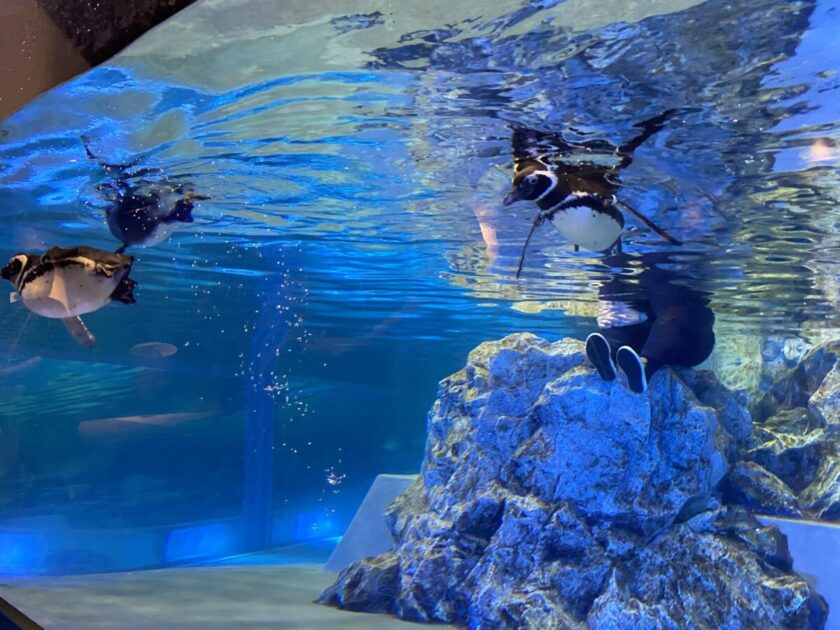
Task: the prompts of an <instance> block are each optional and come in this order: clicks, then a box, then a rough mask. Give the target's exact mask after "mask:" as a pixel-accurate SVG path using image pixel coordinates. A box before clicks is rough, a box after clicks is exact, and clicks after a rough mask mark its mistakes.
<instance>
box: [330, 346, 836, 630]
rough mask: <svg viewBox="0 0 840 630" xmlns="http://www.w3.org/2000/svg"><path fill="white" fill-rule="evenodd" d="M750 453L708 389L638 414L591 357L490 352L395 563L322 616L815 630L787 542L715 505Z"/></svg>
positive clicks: (402, 524)
mask: <svg viewBox="0 0 840 630" xmlns="http://www.w3.org/2000/svg"><path fill="white" fill-rule="evenodd" d="M695 392H696V393H695ZM702 401H704V402H702ZM733 433H734V434H735V435H733ZM750 435H751V426H750V420H749V415H748V414H745V412H744V410H743V409H742V408H739V407H738V405H737V404H736V403H735V402H734V401H733V399H732V398H731V396H728V395H727V392H726V390H725V389H724V388H721V387H720V386H719V384H717V383H716V381H715V380H714V377H711V376H710V375H708V374H705V375H704V374H700V375H698V374H696V373H689V372H685V373H683V377H680V376H678V375H677V374H676V373H674V372H672V371H671V370H667V369H666V370H662V371H660V372H658V373H657V374H656V375H655V376H654V377H653V378H652V379H651V383H650V389H649V393H648V394H647V395H643V396H638V395H634V394H631V393H630V392H629V391H628V390H627V389H626V388H624V387H622V386H621V385H620V384H618V383H617V382H613V383H606V382H604V381H602V380H601V379H600V378H598V376H597V375H596V374H595V373H594V372H593V371H592V370H591V369H590V368H589V367H587V366H586V364H585V360H584V355H583V344H582V343H580V342H578V341H574V340H569V339H566V340H563V341H559V342H556V343H549V342H548V341H545V340H543V339H540V338H538V337H535V336H534V335H530V334H517V335H511V336H509V337H506V338H505V339H502V340H500V341H495V342H488V343H484V344H481V345H480V346H479V347H478V348H476V349H475V350H474V351H473V352H472V353H471V354H470V356H469V360H468V363H467V366H466V367H465V368H464V369H463V370H461V371H459V372H457V373H456V374H454V375H452V376H450V377H449V378H447V379H445V380H444V381H443V382H442V383H441V388H440V395H439V398H438V400H437V402H436V403H435V405H434V407H433V409H432V411H431V413H430V417H429V436H428V442H427V447H426V455H425V459H424V462H423V469H422V474H421V475H420V476H419V477H418V479H417V480H416V481H415V482H414V483H412V484H411V485H410V486H409V487H408V488H407V489H406V490H405V491H404V492H403V493H402V494H401V495H400V496H399V497H397V499H395V501H394V502H393V503H392V504H391V505H390V506H389V508H388V511H387V514H386V516H387V518H388V521H389V526H390V528H391V532H392V535H393V537H394V540H395V548H394V550H393V551H392V552H389V553H386V554H383V555H381V556H378V557H376V558H368V559H365V560H362V561H360V562H357V563H355V564H353V565H351V566H350V567H348V568H346V569H345V570H344V571H342V572H341V574H340V575H339V577H338V580H337V581H336V583H335V584H334V585H333V586H332V587H330V588H329V589H327V590H326V591H325V592H324V593H323V594H322V596H321V598H320V600H319V601H321V602H323V603H327V604H331V605H335V606H340V607H344V608H348V609H351V610H361V611H378V612H389V613H394V614H396V615H398V616H400V617H402V618H404V619H408V620H413V621H438V622H449V623H456V624H460V625H467V626H470V627H473V628H534V629H540V630H546V629H551V628H558V629H560V628H587V627H588V628H596V629H597V628H604V629H609V630H613V629H614V628H631V627H633V628H651V629H652V628H683V627H695V628H715V629H718V628H732V629H736V628H738V629H740V628H748V627H753V628H764V629H771V628H780V629H781V628H785V629H791V628H820V627H822V626H823V625H824V622H825V618H826V606H825V603H824V601H823V600H822V598H821V597H820V596H819V595H817V594H816V593H815V592H814V591H813V590H812V589H811V588H810V587H809V586H808V585H807V584H806V583H805V582H804V581H803V580H802V579H800V578H799V577H798V576H797V575H796V574H795V573H793V572H792V571H791V559H790V555H789V553H788V551H787V543H786V540H785V538H784V537H783V536H782V535H781V534H780V533H779V532H778V530H777V529H776V528H775V527H762V526H761V525H760V524H759V523H758V522H757V521H756V520H755V519H754V518H753V517H752V516H750V515H749V513H748V512H747V511H746V510H745V509H743V508H741V507H727V506H723V505H721V504H720V502H719V500H718V499H717V496H716V492H717V488H718V486H719V484H720V483H721V481H722V480H724V478H725V477H726V476H727V473H728V469H729V465H728V461H730V460H732V459H734V458H736V457H737V453H738V448H737V447H738V445H739V444H744V443H746V442H747V441H748V440H749V436H750ZM745 602H749V605H748V606H746V605H745Z"/></svg>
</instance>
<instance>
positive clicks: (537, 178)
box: [502, 109, 685, 278]
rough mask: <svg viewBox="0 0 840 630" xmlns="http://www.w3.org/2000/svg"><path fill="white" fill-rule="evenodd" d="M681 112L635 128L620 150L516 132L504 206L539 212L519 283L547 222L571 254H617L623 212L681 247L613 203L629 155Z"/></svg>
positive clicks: (648, 222) (647, 221) (518, 129)
mask: <svg viewBox="0 0 840 630" xmlns="http://www.w3.org/2000/svg"><path fill="white" fill-rule="evenodd" d="M679 111H680V110H675V109H670V110H667V111H665V112H663V113H662V114H660V115H659V116H656V117H654V118H651V119H649V120H645V121H644V122H641V123H638V124H636V125H635V126H636V127H637V128H640V129H641V131H640V133H639V134H638V135H637V136H636V137H634V138H633V139H631V140H630V141H628V142H626V143H625V144H622V145H620V146H615V145H613V144H611V143H610V142H607V141H605V140H588V141H583V142H570V141H567V140H566V139H565V138H563V136H562V135H560V134H554V133H544V132H540V131H535V130H533V129H525V128H522V127H516V128H514V131H513V142H512V143H513V162H514V176H513V187H512V188H511V191H510V192H509V193H508V194H507V195H506V196H505V198H504V201H503V202H502V203H503V204H504V205H505V206H508V205H510V204H512V203H515V202H517V201H523V200H529V201H534V202H535V203H536V204H537V206H539V209H540V211H539V213H538V214H537V216H536V218H535V219H534V223H533V225H532V226H531V231H530V232H529V233H528V238H527V239H526V240H525V245H524V246H523V248H522V255H521V258H520V260H519V268H518V269H517V271H516V277H517V278H518V277H519V275H520V274H521V273H522V266H523V264H524V262H525V252H526V250H527V248H528V243H529V242H530V241H531V237H532V236H533V234H534V231H535V230H536V228H537V227H539V226H540V225H542V224H543V223H544V222H545V221H549V222H550V223H551V224H552V225H553V226H554V227H555V228H556V229H557V231H558V232H560V234H561V235H563V237H564V238H565V239H566V240H568V241H570V242H571V243H572V244H573V245H574V246H575V251H577V250H578V249H579V248H581V247H582V248H584V249H587V250H590V251H596V252H602V251H608V250H610V249H613V248H615V249H618V250H620V247H621V241H620V238H621V233H622V231H623V230H624V215H623V214H622V212H621V210H620V208H621V209H624V210H627V211H628V212H630V213H632V214H633V215H635V216H636V217H637V218H638V219H639V220H641V221H642V222H643V223H644V224H645V225H647V226H648V227H649V228H651V229H652V230H653V231H655V232H656V233H657V234H659V235H660V236H662V237H663V238H664V239H666V240H667V241H669V242H671V243H673V244H675V245H681V244H682V243H681V242H680V241H679V240H677V239H676V238H674V237H673V236H671V235H670V234H668V232H666V231H665V230H663V229H662V228H660V227H658V226H657V225H656V224H654V223H653V222H652V221H651V220H650V219H648V218H647V217H645V216H644V215H642V214H641V213H640V212H639V211H637V210H635V209H634V208H632V207H631V206H629V205H627V204H626V203H624V202H622V201H620V200H619V199H618V198H617V197H616V192H617V191H618V189H619V188H620V184H619V183H618V179H617V174H618V172H619V171H620V170H621V169H623V168H626V167H627V166H629V165H630V164H631V163H632V161H633V158H632V153H633V151H635V150H636V148H637V147H639V145H641V144H642V143H643V142H644V141H645V140H647V139H648V138H650V137H651V136H652V135H653V134H655V133H656V132H657V131H659V130H661V129H662V128H663V127H664V125H665V122H667V120H668V119H669V118H671V117H673V116H674V115H675V114H677V113H678V112H679ZM683 111H685V110H683Z"/></svg>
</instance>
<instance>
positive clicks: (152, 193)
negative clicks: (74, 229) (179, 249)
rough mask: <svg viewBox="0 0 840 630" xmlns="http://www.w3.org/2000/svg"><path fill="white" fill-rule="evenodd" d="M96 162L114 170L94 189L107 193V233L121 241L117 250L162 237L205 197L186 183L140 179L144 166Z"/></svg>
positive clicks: (188, 217) (188, 219)
mask: <svg viewBox="0 0 840 630" xmlns="http://www.w3.org/2000/svg"><path fill="white" fill-rule="evenodd" d="M82 141H83V142H84V143H85V151H86V152H87V155H88V157H89V158H90V159H93V160H97V161H99V158H98V157H97V156H96V155H95V154H94V153H93V152H92V151H91V149H90V147H89V145H88V139H87V137H86V136H82ZM100 165H101V166H102V168H104V169H105V170H106V171H109V172H111V171H115V172H116V173H117V176H116V177H115V178H114V179H112V180H111V181H109V182H107V183H105V184H102V185H100V186H99V187H98V189H99V190H100V191H102V192H108V193H110V194H109V195H108V202H109V205H108V207H107V208H106V209H105V216H106V218H107V220H108V228H109V229H110V230H111V233H112V234H113V235H114V237H116V238H117V239H118V240H119V241H120V242H121V243H122V247H120V248H119V249H118V250H117V251H118V252H122V251H123V250H125V248H126V247H130V246H138V247H148V246H150V245H156V244H158V243H160V242H162V241H164V240H166V239H167V238H169V235H170V234H171V233H172V232H173V231H174V229H175V227H176V225H177V224H178V223H192V221H193V218H192V211H193V207H194V205H195V202H196V201H199V200H202V199H209V197H205V196H203V195H196V194H194V193H193V192H192V191H191V190H190V186H189V184H174V183H171V182H168V181H163V182H151V181H147V180H145V179H142V178H141V176H142V175H143V174H145V173H148V172H149V171H148V170H141V171H139V172H137V173H133V174H131V173H130V169H131V168H132V167H133V166H135V163H129V164H108V163H104V162H100ZM156 172H157V171H156Z"/></svg>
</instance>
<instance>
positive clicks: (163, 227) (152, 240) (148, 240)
mask: <svg viewBox="0 0 840 630" xmlns="http://www.w3.org/2000/svg"><path fill="white" fill-rule="evenodd" d="M174 231H175V224H173V223H159V224H158V225H156V226H155V229H154V230H152V231H151V232H149V235H148V236H146V237H145V238H144V239H143V240H142V241H139V242H137V243H133V245H135V246H136V247H151V246H152V245H157V244H158V243H162V242H163V241H165V240H166V239H168V238H169V237H170V236H171V235H172V232H174Z"/></svg>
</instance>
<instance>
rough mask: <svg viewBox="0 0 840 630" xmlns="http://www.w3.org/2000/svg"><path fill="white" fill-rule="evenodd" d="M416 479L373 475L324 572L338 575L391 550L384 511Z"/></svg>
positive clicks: (414, 477)
mask: <svg viewBox="0 0 840 630" xmlns="http://www.w3.org/2000/svg"><path fill="white" fill-rule="evenodd" d="M416 478H417V475H377V477H376V479H374V481H373V484H371V486H370V490H368V493H367V495H365V498H364V500H363V501H362V504H361V505H360V506H359V509H358V510H357V511H356V515H355V516H354V517H353V520H352V521H350V525H349V526H348V527H347V531H346V532H344V536H342V537H341V542H339V543H338V546H337V547H336V548H335V551H333V553H332V555H331V556H330V559H329V560H327V564H326V565H325V566H324V568H325V569H326V570H327V571H336V572H338V571H341V570H342V569H343V568H344V567H346V566H347V565H349V564H352V563H353V562H356V561H357V560H361V559H362V558H367V557H370V556H377V555H379V554H380V553H384V552H386V551H390V550H391V549H393V546H394V541H393V540H392V539H391V532H389V531H388V527H387V526H386V525H385V517H384V514H385V508H386V507H388V504H389V503H390V502H391V501H392V500H393V499H394V497H396V496H397V495H398V494H399V493H400V492H402V491H403V490H404V489H405V487H406V486H408V484H410V483H411V482H412V481H414V480H415V479H416Z"/></svg>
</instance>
